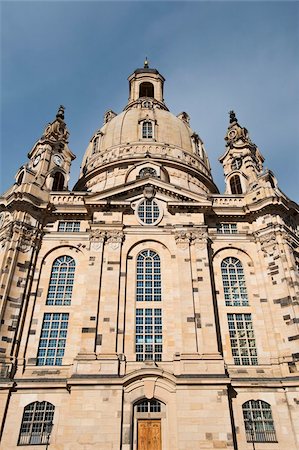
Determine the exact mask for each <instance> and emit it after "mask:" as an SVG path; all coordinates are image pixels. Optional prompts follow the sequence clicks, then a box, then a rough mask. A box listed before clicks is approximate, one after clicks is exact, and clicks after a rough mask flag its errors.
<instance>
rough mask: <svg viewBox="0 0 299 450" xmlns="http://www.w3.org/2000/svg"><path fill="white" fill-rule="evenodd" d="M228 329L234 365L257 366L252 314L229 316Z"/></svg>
mask: <svg viewBox="0 0 299 450" xmlns="http://www.w3.org/2000/svg"><path fill="white" fill-rule="evenodd" d="M227 320H228V329H229V337H230V343H231V349H232V355H233V358H234V363H235V364H236V365H238V366H241V365H244V366H250V365H257V364H258V362H257V351H256V344H255V338H254V332H253V326H252V320H251V314H228V315H227Z"/></svg>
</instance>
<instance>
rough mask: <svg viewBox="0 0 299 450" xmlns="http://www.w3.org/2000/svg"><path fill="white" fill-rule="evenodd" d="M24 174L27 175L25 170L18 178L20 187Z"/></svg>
mask: <svg viewBox="0 0 299 450" xmlns="http://www.w3.org/2000/svg"><path fill="white" fill-rule="evenodd" d="M24 174H25V172H24V170H23V172H21V173H20V175H19V176H18V178H17V184H18V185H19V186H20V184H22V182H23V179H24Z"/></svg>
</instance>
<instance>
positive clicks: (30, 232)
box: [13, 224, 43, 253]
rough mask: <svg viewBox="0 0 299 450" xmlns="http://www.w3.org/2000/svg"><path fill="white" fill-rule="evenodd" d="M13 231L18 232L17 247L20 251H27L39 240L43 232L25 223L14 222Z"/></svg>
mask: <svg viewBox="0 0 299 450" xmlns="http://www.w3.org/2000/svg"><path fill="white" fill-rule="evenodd" d="M13 233H14V234H18V235H19V236H18V244H17V248H18V250H19V251H21V252H22V253H27V252H29V250H31V249H32V248H33V247H36V245H38V243H39V242H40V239H41V237H42V235H43V232H42V231H41V230H39V229H37V228H35V227H32V226H29V225H26V224H14V225H13Z"/></svg>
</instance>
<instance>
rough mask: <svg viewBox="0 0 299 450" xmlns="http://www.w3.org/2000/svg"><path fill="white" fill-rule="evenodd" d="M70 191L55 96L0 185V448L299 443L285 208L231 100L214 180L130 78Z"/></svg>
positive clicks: (291, 262) (195, 150)
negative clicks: (221, 181) (218, 177)
mask: <svg viewBox="0 0 299 450" xmlns="http://www.w3.org/2000/svg"><path fill="white" fill-rule="evenodd" d="M128 80H129V101H128V104H127V105H126V107H125V108H124V110H123V112H121V113H120V114H116V113H115V112H113V111H112V110H109V111H107V112H106V113H105V115H104V125H103V126H102V127H101V128H100V129H99V130H98V131H97V132H96V133H95V134H94V136H93V137H92V139H91V140H90V142H89V144H88V147H87V150H86V152H85V156H84V158H83V162H82V166H81V173H80V177H79V180H78V181H77V183H76V185H75V187H74V188H73V190H69V189H68V181H69V173H70V167H71V162H72V160H73V159H74V158H75V156H74V154H73V153H72V151H71V150H70V148H69V146H68V131H67V127H66V124H65V121H64V108H63V107H60V108H59V111H58V113H57V115H56V118H55V120H54V121H53V122H52V123H50V124H49V125H48V126H47V128H46V129H45V132H44V134H43V135H42V137H41V138H40V139H39V140H38V141H37V142H36V144H35V145H34V147H33V148H32V150H31V151H30V152H29V153H28V159H29V160H28V162H27V163H26V164H25V165H24V166H22V167H21V169H20V170H19V171H18V173H17V175H16V182H15V183H14V184H13V186H12V187H11V188H10V189H9V190H8V191H7V192H6V193H5V194H3V196H2V197H1V198H0V208H1V213H0V222H1V227H0V239H1V242H0V245H1V247H0V269H1V272H0V277H1V282H0V295H1V296H0V301H1V303H0V305H1V342H0V364H1V369H0V375H1V378H0V386H1V390H0V395H1V402H0V418H1V448H2V449H5V450H9V449H17V448H19V447H22V446H29V448H32V449H38V448H41V447H40V446H41V445H42V446H44V447H46V448H48V447H49V448H52V449H56V450H70V449H84V450H91V449H98V450H110V449H111V450H191V449H195V448H196V449H215V448H220V449H221V448H227V449H235V450H236V449H239V450H247V449H248V450H249V449H256V450H261V449H263V450H280V449H283V448H288V449H290V450H291V449H297V448H299V431H298V430H299V314H298V291H299V289H298V286H299V233H298V223H299V207H298V205H297V204H296V203H295V202H293V201H291V200H290V199H289V198H288V197H287V196H286V195H285V194H284V193H283V192H282V191H281V190H280V189H279V187H278V184H277V180H276V178H275V176H274V174H273V173H272V172H271V171H270V170H266V169H264V167H263V162H264V158H263V156H262V154H261V152H260V151H259V149H258V147H257V146H256V145H255V144H254V143H253V142H252V141H251V139H250V137H249V134H248V131H247V130H246V128H244V127H242V126H241V125H240V124H239V123H238V120H237V118H236V115H235V113H234V112H233V111H231V112H230V122H229V125H228V130H227V133H226V136H225V141H226V146H225V153H224V154H223V156H221V157H220V162H221V164H222V165H223V169H224V176H225V184H226V188H225V193H224V194H220V193H219V191H218V188H217V186H216V185H215V184H214V182H213V179H212V175H211V168H210V165H209V160H208V156H207V154H206V151H205V148H204V144H203V142H202V140H201V139H200V137H199V136H198V135H197V134H196V133H195V132H194V131H193V130H192V129H191V128H190V124H189V120H190V119H189V116H188V114H187V113H185V112H182V113H181V114H179V115H178V116H175V115H173V114H172V113H171V112H169V110H168V108H167V106H166V104H165V102H164V98H163V85H164V81H165V80H164V78H163V76H162V75H161V74H160V73H159V72H158V71H157V70H156V69H151V68H149V67H148V64H147V63H146V64H145V67H144V68H141V69H137V70H135V72H134V73H133V74H132V75H131V76H130V77H129V79H128Z"/></svg>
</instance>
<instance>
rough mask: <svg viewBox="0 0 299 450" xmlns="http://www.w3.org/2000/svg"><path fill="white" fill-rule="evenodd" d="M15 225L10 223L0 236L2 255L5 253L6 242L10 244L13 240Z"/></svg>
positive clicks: (0, 251)
mask: <svg viewBox="0 0 299 450" xmlns="http://www.w3.org/2000/svg"><path fill="white" fill-rule="evenodd" d="M12 231H13V225H12V223H10V224H9V225H8V226H6V227H5V228H4V229H3V230H1V235H0V253H2V252H4V251H5V247H6V242H9V241H10V240H11V238H12Z"/></svg>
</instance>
